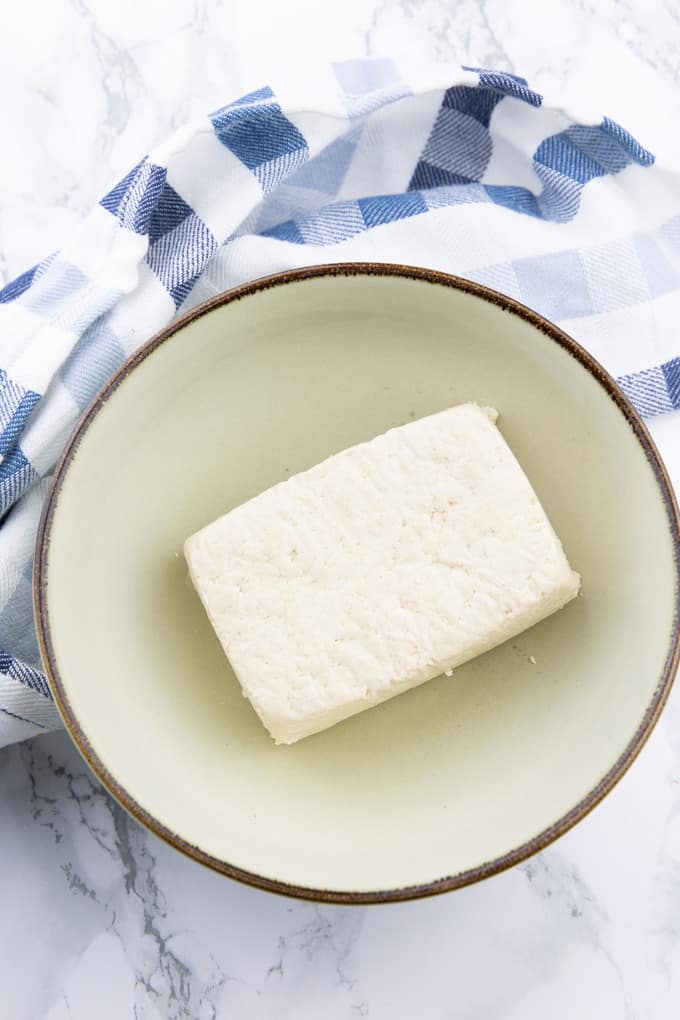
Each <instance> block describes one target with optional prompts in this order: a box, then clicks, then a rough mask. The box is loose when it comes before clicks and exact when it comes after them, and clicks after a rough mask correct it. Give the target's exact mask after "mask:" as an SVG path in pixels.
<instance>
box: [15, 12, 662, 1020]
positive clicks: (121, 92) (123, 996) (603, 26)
mask: <svg viewBox="0 0 680 1020" xmlns="http://www.w3.org/2000/svg"><path fill="white" fill-rule="evenodd" d="M265 16H266V20H267V28H266V30H265V29H264V28H263V19H264V18H265ZM284 41H285V44H284ZM408 52H418V53H419V54H420V55H421V57H422V58H423V59H425V60H432V61H433V60H452V61H458V62H461V63H469V64H474V65H478V66H479V65H484V66H493V67H497V68H502V69H506V70H510V71H514V72H516V73H521V74H523V75H524V76H526V77H528V78H529V79H530V81H531V83H532V85H534V86H535V87H536V88H538V89H539V90H551V91H552V92H553V94H554V93H558V94H559V92H560V90H561V89H563V88H564V86H565V83H566V82H572V81H573V80H574V79H575V78H578V79H579V80H580V81H582V83H583V86H584V91H585V92H586V93H589V92H593V93H595V92H597V93H598V94H602V95H603V96H604V97H605V99H606V101H607V102H608V103H609V109H610V112H611V113H612V115H613V116H618V117H619V118H620V119H622V120H624V122H626V123H629V120H628V118H627V116H626V114H627V112H628V111H629V112H630V115H631V116H633V118H635V116H636V113H635V103H636V95H637V94H638V93H639V91H640V88H641V86H640V85H639V83H642V84H643V85H644V82H645V81H648V80H650V78H649V76H654V79H655V80H656V81H661V82H662V83H663V84H664V87H667V88H668V89H674V88H678V87H679V83H678V77H679V66H680V61H679V58H678V53H680V9H679V8H678V6H677V5H676V4H674V3H671V2H662V0H653V2H650V3H644V4H643V3H642V2H640V0H637V2H635V0H579V2H574V3H566V2H559V0H544V2H542V3H541V4H540V5H539V4H531V5H529V4H527V3H526V2H524V0H396V2H393V0H345V2H344V3H342V4H335V5H328V4H320V3H312V2H311V0H290V2H288V3H281V4H270V5H268V6H267V9H266V15H265V13H264V10H263V8H262V6H258V5H254V4H251V3H246V2H245V0H230V2H227V0H224V2H219V0H166V2H165V3H163V4H162V5H161V4H156V3H151V4H139V3H133V2H132V0H120V2H117V3H115V4H114V3H110V2H109V0H53V2H51V3H50V4H45V5H42V6H41V9H40V14H39V15H38V14H37V13H36V9H35V6H34V5H31V4H23V5H20V4H15V5H13V6H12V7H11V10H9V9H8V11H7V12H6V13H5V18H4V23H3V33H2V35H0V85H1V86H2V97H3V98H2V100H1V105H2V110H3V139H4V141H3V149H4V151H3V159H2V160H1V161H0V194H1V195H2V198H3V201H2V203H1V204H0V280H2V281H6V280H8V279H10V278H11V277H13V276H14V275H16V274H17V273H19V272H21V271H23V270H24V269H25V268H26V267H27V266H29V265H31V264H33V263H34V262H35V261H36V260H37V259H38V258H40V257H41V256H42V255H43V254H45V253H47V252H49V251H51V250H54V249H55V248H57V247H58V246H59V245H60V243H61V242H62V241H63V240H64V238H66V237H67V236H68V233H69V232H70V231H71V230H72V229H73V228H74V227H75V226H76V225H77V223H78V222H79V221H80V219H81V218H82V216H83V215H84V213H85V212H86V211H87V209H88V208H89V206H90V205H91V204H92V202H94V201H96V200H97V199H98V197H99V196H100V195H101V194H102V193H103V192H104V190H105V189H106V188H107V187H108V186H109V185H110V184H111V182H112V181H113V180H115V179H116V178H117V177H118V176H120V175H121V174H122V173H124V172H125V171H126V170H127V169H128V168H129V167H130V166H131V165H133V164H134V163H135V162H136V161H137V160H138V158H139V157H140V156H141V155H142V154H143V153H144V152H145V151H146V150H148V148H149V147H150V146H151V145H153V144H154V143H155V142H157V141H158V140H159V139H161V138H162V137H164V136H165V135H166V134H167V133H168V132H169V131H171V130H172V129H173V128H175V127H177V126H179V125H180V124H182V123H183V122H184V121H185V120H187V119H188V118H190V117H191V116H193V115H195V114H199V113H203V112H204V111H205V110H206V109H208V108H211V107H214V106H216V105H219V104H221V103H223V102H224V101H225V100H227V99H229V98H230V97H233V96H234V95H236V94H238V93H242V92H244V91H246V90H248V89H250V88H254V87H257V86H258V85H261V84H263V83H264V82H266V81H269V80H271V79H272V78H274V79H276V80H281V79H282V77H283V78H285V75H286V73H287V69H288V68H289V67H291V66H293V65H296V66H298V67H299V66H305V64H306V63H308V62H311V61H312V59H313V60H314V61H317V62H318V61H326V60H331V59H342V58H345V57H351V56H356V55H372V56H379V55H383V54H387V53H390V54H396V55H401V54H405V53H408ZM631 82H632V84H631ZM617 104H618V105H617ZM638 116H640V117H641V120H642V121H643V120H644V117H643V113H642V114H638ZM643 126H644V125H643ZM674 431H675V429H674V428H671V427H670V425H669V424H668V423H664V422H659V423H658V424H657V425H656V426H655V434H656V435H657V438H658V441H659V442H660V443H661V445H662V449H663V452H664V453H665V455H666V457H667V458H668V460H669V464H670V467H671V470H672V471H673V474H674V477H675V478H676V480H677V479H679V478H680V451H678V450H677V449H676V446H675V443H674V438H673V432H674ZM0 849H1V851H2V867H0V979H1V988H2V992H1V998H0V1016H2V1017H3V1018H4V1017H5V1016H6V1017H8V1018H11V1020H90V1018H92V1017H97V1018H98V1020H108V1018H116V1020H118V1018H122V1017H136V1018H138V1020H157V1018H173V1020H174V1018H197V1020H212V1018H221V1017H238V1018H239V1020H260V1018H269V1017H276V1018H282V1020H286V1018H291V1020H292V1018H295V1020H301V1018H314V1020H316V1018H318V1017H322V1016H323V1017H324V1020H341V1018H343V1020H345V1018H353V1017H375V1018H380V1020H383V1018H388V1017H389V1018H390V1020H402V1018H403V1020H407V1018H409V1020H410V1018H411V1017H413V1016H427V1017H428V1018H432V1020H454V1018H455V1020H544V1018H545V1017H548V1016H549V1017H551V1020H552V1018H555V1020H572V1018H576V1020H591V1018H592V1020H610V1018H612V1020H619V1018H628V1020H675V1018H676V1017H677V1016H678V1015H679V1013H680V690H676V691H675V693H674V695H673V697H672V699H671V702H670V704H669V706H668V710H667V711H666V713H665V715H664V717H663V719H662V721H661V723H660V725H659V727H658V728H657V730H656V731H655V733H654V734H653V736H652V738H651V740H650V742H649V744H648V745H647V747H646V748H645V749H644V750H643V752H642V754H641V756H640V759H639V761H638V762H637V763H636V765H635V766H634V768H633V769H632V770H631V771H630V773H629V774H628V775H627V776H626V777H625V778H624V780H623V781H622V782H621V784H620V785H619V786H618V787H617V788H616V790H615V791H614V792H613V793H612V794H611V796H610V797H609V798H607V800H606V801H605V803H604V804H603V805H602V806H601V807H600V808H599V809H598V810H597V811H595V812H594V813H593V814H592V815H591V816H590V817H589V818H587V819H586V820H585V821H584V822H583V823H582V824H581V825H579V826H578V827H577V828H576V829H575V830H573V831H572V832H571V833H569V834H568V835H567V836H566V837H564V838H563V839H562V840H561V841H560V842H559V843H558V844H557V845H555V846H553V847H551V848H550V849H549V850H548V851H546V852H544V853H543V854H541V855H539V856H537V857H535V858H533V859H532V860H530V861H528V862H526V863H525V864H523V865H522V866H520V867H518V868H515V869H514V870H512V871H510V872H507V873H505V874H503V875H500V876H497V877H496V878H494V879H492V880H489V881H487V882H485V883H482V884H481V885H478V886H475V887H472V888H469V889H465V890H462V891H460V892H457V893H455V894H451V895H448V896H444V897H440V898H436V899H434V900H429V901H421V902H417V903H407V904H401V905H395V906H390V907H383V908H370V907H369V908H343V907H333V906H316V905H313V904H306V903H296V902H293V901H289V900H286V899H282V898H277V897H274V896H269V895H267V894H264V893H261V892H258V891H256V890H253V889H249V888H247V887H244V886H240V885H238V884H236V883H233V882H230V881H227V880H225V879H223V878H221V877H220V876H218V875H215V874H212V873H211V872H209V871H207V870H205V869H203V868H201V867H199V866H198V865H196V864H194V863H193V862H191V861H189V860H186V859H184V858H183V857H182V856H181V855H179V854H178V853H176V852H175V851H174V850H172V849H171V848H169V847H167V846H166V845H165V844H163V843H162V842H161V841H159V840H158V839H157V838H156V837H154V836H153V835H151V834H150V833H148V832H146V831H145V830H143V829H142V828H141V827H140V826H139V825H138V824H137V823H136V822H135V821H133V820H132V819H131V818H129V817H128V816H127V815H126V814H125V812H124V811H123V810H122V809H121V808H120V807H118V806H117V804H116V803H115V802H114V801H112V799H111V798H110V797H109V796H108V794H107V793H106V792H105V791H104V790H103V789H102V787H101V786H100V785H99V783H98V782H97V781H96V780H95V779H94V778H93V776H92V775H91V774H90V772H89V771H88V769H87V768H86V766H85V765H84V764H83V762H82V761H81V759H80V757H79V755H78V754H77V752H76V751H75V749H74V748H73V746H72V745H71V743H70V741H69V740H68V738H67V737H66V735H65V734H63V733H61V734H54V735H50V736H47V737H43V738H39V739H36V740H34V741H32V742H30V743H27V744H23V745H19V746H15V747H11V748H8V749H5V750H4V751H0Z"/></svg>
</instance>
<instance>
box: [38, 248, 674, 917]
mask: <svg viewBox="0 0 680 1020" xmlns="http://www.w3.org/2000/svg"><path fill="white" fill-rule="evenodd" d="M335 276H365V277H401V278H405V279H411V280H417V281H420V282H425V283H430V284H435V285H438V286H444V287H449V288H452V289H454V290H457V291H462V292H463V293H466V294H468V295H470V296H472V297H476V298H479V299H481V300H483V301H486V302H489V303H491V304H494V305H496V306H497V307H498V308H500V309H501V310H502V311H506V312H509V313H511V314H514V315H517V316H519V317H520V318H521V319H523V320H524V321H525V322H527V323H529V324H530V325H531V326H533V327H535V328H536V329H537V330H539V331H540V332H541V333H543V334H544V336H545V337H547V338H548V339H549V340H551V341H553V342H554V343H557V344H558V345H559V346H560V347H562V348H563V349H565V350H566V351H567V352H568V353H569V354H570V355H571V356H572V357H574V358H576V360H577V361H578V362H579V363H580V364H581V365H582V366H583V367H584V368H585V369H586V370H587V371H588V372H589V373H590V375H591V376H593V377H594V378H595V379H596V381H597V382H598V383H599V384H600V386H601V387H602V388H603V389H604V391H605V393H606V394H607V395H608V397H609V398H610V399H611V400H613V402H614V403H615V404H616V406H617V407H618V409H619V411H620V412H621V414H622V415H623V416H624V418H625V419H626V421H627V422H628V424H629V426H630V427H631V429H632V431H633V434H634V436H635V438H636V439H637V441H638V442H639V444H640V446H641V447H642V450H643V452H644V454H645V456H646V458H647V461H648V462H649V464H650V466H651V467H652V470H653V472H654V475H655V479H656V483H657V486H658V489H659V494H660V496H661V498H662V500H663V502H664V505H665V509H666V514H667V517H668V524H669V529H670V532H671V536H672V541H673V549H674V562H675V594H674V614H673V625H672V632H671V642H670V647H669V650H668V653H667V656H666V660H665V663H664V667H663V670H662V673H661V676H660V679H659V683H658V685H657V687H656V688H655V691H654V693H653V695H652V698H651V701H650V702H649V704H648V706H647V708H646V710H645V712H644V715H643V716H642V719H641V720H640V723H639V725H638V727H637V729H636V731H635V733H634V734H633V736H632V738H631V739H630V741H629V742H628V744H627V746H626V747H625V748H624V750H623V752H622V753H621V754H620V755H619V757H618V758H617V760H616V761H615V762H614V764H613V765H612V766H611V767H610V769H609V770H608V771H607V773H606V774H605V775H604V776H603V777H602V778H601V779H600V781H599V782H598V783H597V784H596V785H595V786H594V787H593V789H592V790H590V792H589V793H588V794H586V796H585V797H584V798H582V800H580V801H579V802H578V803H577V804H576V805H575V806H574V807H573V808H571V809H570V810H569V811H568V812H567V813H566V814H564V815H563V816H562V817H561V818H559V819H558V820H557V821H555V822H553V824H552V825H550V826H548V828H546V829H544V830H543V831H542V832H540V833H538V834H537V835H536V836H533V837H532V838H531V839H529V840H527V841H526V842H524V843H522V844H521V845H520V846H518V847H515V848H513V849H512V850H509V851H506V852H505V853H503V854H501V855H500V856H499V857H496V858H493V859H492V860H489V861H485V862H483V863H482V864H479V865H476V866H475V867H473V868H469V869H466V870H465V871H461V872H458V873H455V874H451V875H447V876H445V877H443V878H439V879H434V880H431V881H427V882H423V883H418V884H416V885H411V886H405V887H401V888H394V889H385V890H380V889H378V890H375V891H372V890H370V891H351V890H346V891H345V890H336V889H322V888H316V887H307V886H300V885H295V884H291V883H288V882H285V881H282V880H279V879H275V878H269V877H267V876H265V875H259V874H257V873H256V872H251V871H247V870H245V869H243V868H241V867H238V866H236V865H233V864H230V863H229V862H228V861H226V860H222V859H221V858H218V857H214V856H213V855H211V854H209V853H206V851H204V850H202V849H201V848H200V847H198V846H196V845H194V844H192V843H191V842H189V841H188V840H187V839H185V838H184V837H183V836H180V835H179V834H178V833H175V832H173V831H172V830H171V829H169V828H168V827H167V826H165V825H164V824H162V823H161V822H160V821H159V820H158V819H156V818H155V817H154V816H153V815H152V814H151V813H150V811H148V810H147V809H146V808H144V807H142V805H141V804H139V803H138V802H137V801H136V800H135V798H134V797H133V796H132V795H131V794H130V793H129V792H128V791H127V790H126V789H125V788H124V787H123V786H122V784H121V783H119V782H118V780H117V779H116V778H115V776H114V775H113V774H112V773H111V772H110V771H109V770H108V769H107V767H106V766H105V765H104V763H103V762H102V761H101V759H100V758H99V756H98V754H97V752H96V751H95V749H94V748H93V746H92V745H91V743H90V741H89V739H88V736H87V734H86V732H85V730H84V728H83V726H82V725H81V723H80V721H79V720H78V718H77V716H76V714H75V712H74V711H73V709H72V707H71V705H70V702H69V697H68V693H67V687H66V685H65V684H64V681H63V679H62V677H61V674H60V671H59V665H58V662H57V657H56V654H55V651H54V647H53V643H52V636H51V630H50V619H49V612H48V600H47V586H48V558H49V545H50V537H51V530H52V525H53V521H54V516H55V512H56V508H57V503H58V499H59V495H60V492H61V490H62V487H63V485H64V481H65V479H66V476H67V474H68V470H69V466H70V464H71V462H72V461H73V459H74V457H75V455H76V453H77V451H78V447H79V445H80V443H81V442H82V440H83V438H84V436H85V434H86V432H87V430H88V428H89V426H90V425H91V424H92V422H93V420H94V419H95V418H96V416H97V415H98V413H99V412H100V411H101V409H102V407H103V406H104V404H105V403H106V402H107V401H108V400H109V398H110V397H111V396H112V394H113V393H114V392H115V391H116V389H117V388H118V387H119V386H120V384H121V383H122V382H123V381H124V380H125V379H126V378H127V377H128V376H129V375H130V373H131V372H133V371H134V370H135V368H136V367H137V366H138V365H139V364H140V363H141V362H142V361H144V360H146V358H148V357H149V356H150V355H151V354H152V353H153V352H154V351H155V350H157V349H158V348H159V347H160V346H161V345H162V344H163V343H165V341H166V340H169V339H171V338H172V337H173V336H174V335H175V334H176V333H178V332H180V331H181V330H182V329H183V328H184V327H185V326H187V325H189V324H190V323H193V322H195V321H196V320H197V319H200V318H201V317H202V316H203V315H206V314H208V313H210V312H212V311H214V310H215V309H217V308H221V307H222V306H225V305H229V304H231V303H232V302H234V301H240V300H241V299H242V298H246V297H249V296H251V295H253V294H258V293H261V292H263V291H266V290H269V289H270V288H273V287H282V286H288V285H289V284H295V283H299V282H303V281H306V280H310V279H318V278H319V277H335ZM33 602H34V615H35V624H36V630H37V635H38V645H39V649H40V655H41V658H42V662H43V666H44V669H45V672H46V675H47V678H48V681H49V685H50V688H51V691H52V694H53V696H54V700H55V703H56V705H57V709H58V711H59V713H60V715H61V717H62V720H63V722H64V725H65V727H66V730H67V731H68V733H69V734H70V736H71V739H72V740H73V741H74V743H75V745H76V747H77V748H78V750H79V752H80V754H81V755H82V757H83V758H84V759H85V762H86V763H87V764H88V765H89V767H90V768H91V769H92V771H93V772H94V773H95V775H96V776H97V778H98V779H99V780H100V781H101V783H102V784H103V785H104V787H105V788H106V789H107V790H108V791H109V793H110V794H112V796H113V797H114V798H115V800H116V801H117V802H118V803H119V804H120V805H121V806H122V807H124V808H125V809H126V811H128V812H129V813H130V814H131V815H132V816H133V817H134V818H135V819H136V820H137V821H138V822H140V823H141V824H142V825H144V826H145V827H146V828H147V829H149V830H150V831H151V832H153V833H154V834H155V835H156V836H159V837H160V838H161V839H162V840H164V841H165V842H166V843H168V844H169V845H170V846H172V847H174V848H175V849H177V850H179V851H181V852H182V853H184V854H185V855H187V856H188V857H190V858H192V859H194V860H196V861H198V862H199V863H201V864H203V865H205V866H207V867H209V868H211V869H212V870H213V871H217V872H219V873H220V874H222V875H226V876H228V877H229V878H232V879H235V880H237V881H239V882H242V883H245V884H247V885H250V886H254V887H256V888H259V889H263V890H265V891H267V892H273V893H278V894H280V895H284V896H289V897H293V898H295V899H303V900H312V901H316V902H323V903H338V904H348V905H358V904H369V903H389V902H399V901H404V900H412V899H421V898H424V897H428V896H434V895H436V894H439V893H444V892H450V891H452V890H454V889H460V888H463V887H465V886H468V885H472V884H473V883H476V882H479V881H481V880H482V879H485V878H489V877H490V876H492V875H496V874H498V873H500V872H502V871H505V870H507V869H508V868H511V867H513V866H514V865H516V864H519V863H521V862H522V861H524V860H526V858H528V857H530V856H532V855H533V854H535V853H537V852H538V851H539V850H543V849H544V848H545V847H547V846H548V845H549V844H551V843H553V842H554V841H555V840H556V839H558V838H559V837H560V836H562V835H564V833H566V832H567V831H568V830H569V829H571V828H572V827H573V826H574V825H576V823H577V822H579V821H581V819H583V818H584V817H585V816H586V815H587V814H589V813H590V811H592V810H593V808H594V807H596V806H597V804H599V803H600V801H602V800H603V798H604V797H605V796H606V795H607V794H608V793H609V792H610V791H611V790H612V789H613V787H614V786H615V785H616V784H617V783H618V781H619V780H620V779H621V778H622V776H623V775H624V774H625V773H626V772H627V770H628V769H629V768H630V766H631V765H632V763H633V762H634V761H635V759H636V758H637V756H638V754H639V753H640V751H641V749H642V747H643V746H644V744H645V743H646V741H647V739H648V738H649V736H650V734H651V732H652V730H653V729H654V727H655V725H656V723H657V721H658V719H659V716H660V714H661V711H662V710H663V708H664V706H665V704H666V702H667V700H668V696H669V694H670V690H671V687H672V684H673V680H674V678H675V674H676V672H677V669H678V664H679V662H680V630H679V621H680V517H679V513H678V504H677V502H676V498H675V494H674V492H673V486H672V484H671V481H670V478H669V475H668V472H667V470H666V467H665V465H664V463H663V461H662V459H661V456H660V454H659V452H658V450H657V448H656V445H655V443H654V441H653V439H652V437H651V435H650V433H649V432H648V430H647V428H646V426H645V425H644V423H643V421H642V419H641V418H640V416H639V415H638V413H637V411H636V410H635V409H634V408H633V406H632V405H631V403H630V402H629V400H628V399H627V397H626V396H625V395H624V393H623V392H622V390H620V389H619V387H618V386H617V384H616V382H615V381H614V379H613V378H612V376H610V375H609V373H608V372H607V371H605V369H604V368H603V367H602V366H601V365H600V364H599V362H598V361H597V360H596V359H595V358H594V357H593V356H592V355H591V354H590V353H589V352H588V351H586V350H585V348H583V347H582V346H581V345H580V344H579V343H577V341H575V340H574V339H572V338H571V337H570V336H569V335H568V334H566V333H565V332H564V331H563V330H561V329H560V328H559V327H558V326H556V325H555V324H554V323H552V322H550V321H549V320H548V319H546V318H544V317H543V316H542V315H539V313H538V312H535V311H533V309H531V308H528V307H527V306H526V305H523V304H521V303H520V302H519V301H516V300H515V299H514V298H510V297H507V296H506V295H504V294H501V293H499V292H497V291H495V290H492V289H491V288H489V287H486V286H484V285H483V284H479V283H476V282H473V281H472V280H468V279H466V278H464V277H460V276H454V275H452V274H450V273H445V272H441V271H439V270H434V269H427V268H424V267H418V266H410V265H402V264H396V263H384V262H339V263H330V264H319V265H313V266H307V267H303V268H299V269H292V270H288V271H285V272H280V273H274V274H271V275H268V276H264V277H260V278H258V279H255V280H253V281H251V282H249V283H245V284H241V285H239V286H236V287H233V288H231V289H229V290H227V291H224V292H223V293H221V294H218V295H216V296H215V297H213V298H211V299H209V300H208V301H204V302H203V303H201V304H199V305H197V306H196V307H195V308H192V309H191V310H190V311H188V312H186V313H185V314H184V315H182V316H180V317H179V318H178V319H176V320H174V321H173V322H171V323H170V324H169V325H167V326H165V327H164V328H163V329H161V330H160V331H159V332H157V333H156V334H154V336H152V337H151V338H150V339H149V340H148V341H147V342H146V343H144V344H143V345H142V346H141V347H140V348H139V350H137V351H136V352H135V353H134V354H132V356H131V357H129V358H128V359H127V360H126V361H125V362H124V363H123V364H122V365H121V366H120V368H119V369H118V370H117V372H116V373H115V374H114V375H113V376H112V378H111V379H110V380H109V381H108V382H107V383H106V384H105V385H104V386H103V387H102V389H101V390H100V391H99V393H98V394H97V395H96V396H95V397H94V399H93V400H92V402H91V403H90V405H89V406H88V408H87V409H86V410H85V412H84V413H83V415H82V416H81V418H80V419H79V421H78V422H77V424H76V426H75V428H74V430H73V432H72V433H71V435H70V437H69V440H68V442H67V443H66V446H65V448H64V450H63V452H62V454H61V457H60V459H59V461H58V464H57V467H56V469H55V472H54V476H53V479H52V483H51V486H50V489H49V492H48V495H47V498H46V501H45V504H44V507H43V511H42V515H41V518H40V523H39V526H38V532H37V538H36V546H35V560H34V570H33Z"/></svg>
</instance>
